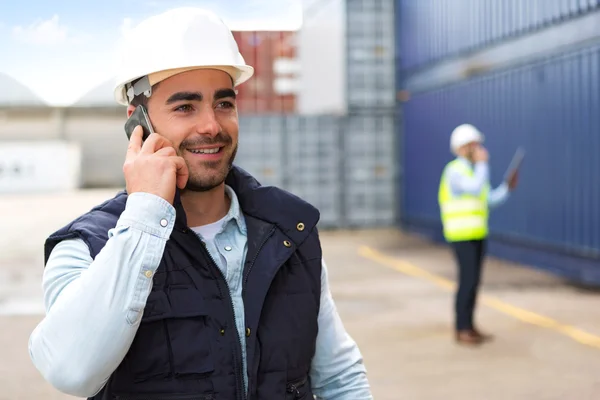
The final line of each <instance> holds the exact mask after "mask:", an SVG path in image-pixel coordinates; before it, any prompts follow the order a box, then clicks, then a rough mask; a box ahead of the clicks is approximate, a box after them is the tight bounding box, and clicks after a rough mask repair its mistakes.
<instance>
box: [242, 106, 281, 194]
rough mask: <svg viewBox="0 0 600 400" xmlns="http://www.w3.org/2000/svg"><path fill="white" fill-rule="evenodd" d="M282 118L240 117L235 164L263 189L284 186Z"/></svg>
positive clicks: (277, 116)
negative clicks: (264, 187) (253, 178)
mask: <svg viewBox="0 0 600 400" xmlns="http://www.w3.org/2000/svg"><path fill="white" fill-rule="evenodd" d="M284 126H285V125H284V117H283V116H279V115H261V116H254V115H241V116H240V117H239V139H238V152H237V156H236V162H235V163H236V164H237V165H239V166H240V167H242V168H243V169H245V170H246V171H248V172H249V173H250V174H252V175H253V176H254V177H255V178H256V179H257V180H258V181H259V182H260V183H261V184H263V185H266V186H271V185H273V186H283V178H284V169H283V168H282V166H283V165H284V160H285V158H284V157H285V153H284V149H285V147H284V146H285V142H284V137H283V135H284Z"/></svg>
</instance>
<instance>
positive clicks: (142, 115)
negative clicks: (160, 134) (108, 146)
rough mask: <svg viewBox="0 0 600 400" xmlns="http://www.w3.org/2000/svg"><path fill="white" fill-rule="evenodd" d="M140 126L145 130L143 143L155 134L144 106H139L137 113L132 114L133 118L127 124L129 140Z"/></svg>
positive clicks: (126, 131) (126, 130) (126, 129)
mask: <svg viewBox="0 0 600 400" xmlns="http://www.w3.org/2000/svg"><path fill="white" fill-rule="evenodd" d="M138 125H141V126H142V129H143V130H144V134H143V136H142V141H144V140H146V139H148V136H150V134H151V133H154V129H153V128H152V124H151V123H150V117H148V111H147V110H146V107H144V106H137V107H136V108H135V111H134V112H133V113H131V116H130V117H129V118H128V119H127V122H125V133H126V134H127V139H131V134H132V133H133V130H134V129H135V127H136V126H138Z"/></svg>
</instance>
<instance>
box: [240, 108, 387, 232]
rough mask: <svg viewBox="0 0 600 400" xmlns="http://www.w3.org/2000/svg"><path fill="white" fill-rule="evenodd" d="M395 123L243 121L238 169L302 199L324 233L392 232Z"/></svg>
mask: <svg viewBox="0 0 600 400" xmlns="http://www.w3.org/2000/svg"><path fill="white" fill-rule="evenodd" d="M394 126H395V124H394V117H393V116H390V115H388V114H381V115H358V114H357V115H348V116H343V117H342V116H340V117H336V116H330V115H320V116H318V115H311V116H300V115H293V116H292V115H289V116H242V117H240V136H239V149H238V155H237V159H236V165H238V166H240V167H242V168H244V169H245V170H247V171H248V172H250V173H251V174H253V175H254V176H255V177H256V178H257V180H258V181H259V182H260V183H261V184H263V185H274V186H278V187H280V188H282V189H285V190H288V191H289V192H291V193H293V194H295V195H297V196H299V197H301V198H303V199H304V200H306V201H308V202H310V203H311V204H313V205H314V206H315V207H317V208H318V209H319V211H320V213H321V220H320V223H319V225H320V226H321V227H327V228H339V227H375V226H393V225H394V224H395V223H396V222H397V221H396V210H397V207H396V184H395V182H396V172H395V168H396V164H395V162H394V160H395V144H394V143H395V129H394Z"/></svg>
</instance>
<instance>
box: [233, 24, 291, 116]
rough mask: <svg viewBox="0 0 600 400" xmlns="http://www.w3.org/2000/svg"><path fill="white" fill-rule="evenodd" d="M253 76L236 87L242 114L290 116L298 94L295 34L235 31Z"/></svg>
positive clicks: (241, 51) (240, 48)
mask: <svg viewBox="0 0 600 400" xmlns="http://www.w3.org/2000/svg"><path fill="white" fill-rule="evenodd" d="M233 36H234V38H235V40H236V42H237V43H238V47H239V50H240V53H241V54H242V56H243V57H244V60H245V61H246V63H247V64H249V65H251V66H252V67H254V76H253V77H252V78H251V79H250V80H249V81H247V82H245V83H243V84H241V85H240V86H239V87H238V109H239V112H240V113H242V114H264V113H267V114H268V113H293V112H295V111H296V95H297V91H298V59H297V49H296V40H297V32H296V31H264V32H263V31H234V32H233Z"/></svg>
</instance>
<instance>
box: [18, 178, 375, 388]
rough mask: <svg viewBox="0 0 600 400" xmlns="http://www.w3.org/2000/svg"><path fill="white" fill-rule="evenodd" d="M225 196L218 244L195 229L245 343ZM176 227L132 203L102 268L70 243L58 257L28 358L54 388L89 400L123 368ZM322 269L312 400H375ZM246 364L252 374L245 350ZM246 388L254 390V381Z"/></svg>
mask: <svg viewBox="0 0 600 400" xmlns="http://www.w3.org/2000/svg"><path fill="white" fill-rule="evenodd" d="M226 192H227V194H228V196H229V197H230V199H231V206H230V209H229V212H228V213H227V215H226V216H225V217H224V218H223V219H222V220H221V221H219V225H220V227H218V228H217V229H216V230H215V232H214V233H216V234H215V235H214V238H211V237H206V238H205V237H203V234H202V232H206V231H207V227H197V228H192V229H193V230H194V231H195V232H196V234H198V235H199V237H200V238H201V240H203V241H204V242H205V243H206V245H207V248H208V250H209V253H210V255H211V256H212V258H213V259H214V261H215V263H216V264H217V266H218V268H219V269H220V270H221V271H222V272H223V275H224V276H225V278H226V280H227V283H228V286H229V289H230V294H231V298H232V300H233V304H234V312H235V318H236V325H237V329H238V333H239V335H240V338H241V337H242V335H243V333H244V305H243V301H242V295H241V293H242V267H243V265H244V259H245V257H246V251H247V246H246V241H247V231H246V225H245V222H244V217H243V213H242V211H241V210H240V206H239V202H238V199H237V196H236V194H235V192H234V191H233V190H232V189H231V188H230V187H228V186H226ZM174 222H175V209H174V207H173V206H172V205H171V204H169V203H168V202H167V201H165V200H164V199H162V198H160V197H158V196H154V195H151V194H148V193H133V194H131V195H130V196H129V197H128V199H127V205H126V207H125V210H124V211H123V213H122V214H121V216H120V218H119V220H118V222H117V224H116V226H115V228H113V229H111V230H110V231H109V240H108V242H107V243H106V246H105V247H104V249H103V250H102V251H101V252H100V253H99V254H98V255H97V257H96V259H95V260H92V258H91V256H90V254H89V250H88V248H87V246H86V244H85V243H84V242H83V241H82V240H80V239H70V240H65V241H63V242H61V243H59V244H58V245H57V246H56V247H55V248H54V250H53V251H52V254H51V256H50V258H49V260H48V262H47V264H46V268H45V270H44V276H43V290H44V304H45V308H46V316H45V318H44V319H43V320H42V321H41V322H40V323H39V324H38V326H37V327H36V328H35V329H34V331H33V332H32V334H31V337H30V339H29V353H30V357H31V359H32V361H33V363H34V365H35V366H36V368H37V369H38V370H39V371H40V373H41V374H42V376H43V377H44V378H45V379H46V380H47V381H48V382H49V383H50V384H52V385H53V386H54V387H55V388H57V389H58V390H60V391H62V392H64V393H67V394H70V395H74V396H80V397H91V396H93V395H95V394H96V393H98V392H99V391H100V390H101V389H102V388H103V386H104V385H105V384H106V382H107V381H108V379H109V377H110V376H111V374H112V373H113V371H114V370H115V369H116V368H117V367H118V366H119V364H120V363H121V361H122V360H123V358H124V357H125V355H126V353H127V351H128V350H129V346H130V345H131V343H132V342H133V339H134V337H135V334H136V331H137V328H138V327H139V324H140V322H141V317H142V314H143V310H144V306H145V303H146V299H147V297H148V294H149V293H150V290H151V288H152V282H153V279H152V277H153V274H154V272H156V269H157V268H158V266H159V264H160V260H161V258H162V254H163V251H164V248H165V243H166V241H167V240H168V239H169V236H170V234H171V231H172V230H173V226H174ZM211 236H212V235H211ZM322 264H323V268H322V276H321V281H322V288H321V306H320V310H319V316H318V325H319V333H318V336H317V342H316V352H315V355H314V358H313V362H312V366H311V371H310V376H311V383H312V387H313V392H314V393H315V395H316V396H317V398H318V399H327V400H363V399H364V400H368V399H372V395H371V391H370V387H369V383H368V380H367V377H366V369H365V366H364V363H363V358H362V355H361V353H360V350H359V349H358V346H357V345H356V343H355V342H354V340H353V339H352V338H351V337H350V335H349V334H348V333H347V332H346V330H345V329H344V326H343V323H342V321H341V319H340V316H339V314H338V312H337V309H336V306H335V303H334V301H333V298H332V295H331V292H330V289H329V285H328V278H327V267H326V264H325V262H324V261H322ZM241 341H242V343H243V342H244V341H243V340H241ZM149 351H151V349H149ZM242 360H243V365H244V368H245V366H246V349H245V348H243V347H242ZM244 378H245V384H246V387H247V379H248V378H247V376H244Z"/></svg>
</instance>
